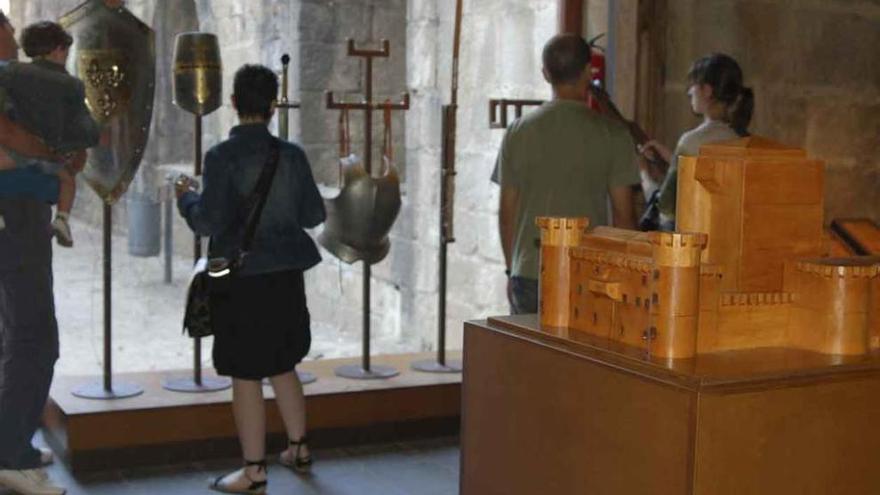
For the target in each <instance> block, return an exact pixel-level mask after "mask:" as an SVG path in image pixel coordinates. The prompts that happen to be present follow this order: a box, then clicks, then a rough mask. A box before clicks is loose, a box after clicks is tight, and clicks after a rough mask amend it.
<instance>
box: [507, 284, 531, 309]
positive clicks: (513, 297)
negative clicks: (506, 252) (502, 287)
mask: <svg viewBox="0 0 880 495" xmlns="http://www.w3.org/2000/svg"><path fill="white" fill-rule="evenodd" d="M508 287H509V290H508V291H507V300H508V302H510V313H511V314H515V315H521V314H530V313H537V312H538V281H537V280H534V279H531V278H524V277H510V285H509V286H508Z"/></svg>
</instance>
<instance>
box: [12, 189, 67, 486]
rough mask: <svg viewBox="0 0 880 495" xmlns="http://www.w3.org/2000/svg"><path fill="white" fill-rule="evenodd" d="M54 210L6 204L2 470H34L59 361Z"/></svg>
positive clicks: (26, 203)
mask: <svg viewBox="0 0 880 495" xmlns="http://www.w3.org/2000/svg"><path fill="white" fill-rule="evenodd" d="M51 213H52V210H51V208H50V207H49V206H48V205H47V204H46V203H43V202H39V201H33V200H0V215H2V216H3V217H4V221H5V228H4V229H2V230H0V469H33V468H36V467H39V466H40V453H39V451H37V450H36V449H34V447H33V446H32V445H31V439H32V438H33V436H34V433H35V432H36V431H37V428H38V427H39V425H40V418H41V417H42V414H43V406H44V405H45V404H46V399H47V398H48V396H49V385H50V384H51V383H52V375H53V371H54V367H55V361H56V360H57V359H58V324H57V322H56V321H55V302H54V298H53V296H52V245H51V243H50V236H49V234H50V231H49V227H48V226H49V219H50V218H51Z"/></svg>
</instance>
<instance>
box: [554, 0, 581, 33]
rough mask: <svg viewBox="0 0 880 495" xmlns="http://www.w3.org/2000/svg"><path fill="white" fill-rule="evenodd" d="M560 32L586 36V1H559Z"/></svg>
mask: <svg viewBox="0 0 880 495" xmlns="http://www.w3.org/2000/svg"><path fill="white" fill-rule="evenodd" d="M559 32H560V33H575V34H580V35H583V34H584V0H559Z"/></svg>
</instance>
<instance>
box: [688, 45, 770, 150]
mask: <svg viewBox="0 0 880 495" xmlns="http://www.w3.org/2000/svg"><path fill="white" fill-rule="evenodd" d="M688 81H689V82H690V83H691V84H708V85H709V86H710V87H711V88H712V98H713V99H714V100H715V101H718V102H720V103H721V104H723V105H724V107H725V121H727V123H728V124H729V125H730V127H731V128H732V129H733V130H734V131H735V132H736V133H737V134H739V135H740V136H743V137H744V136H748V135H749V131H748V127H749V122H751V120H752V112H753V111H754V108H755V95H754V93H753V92H752V90H751V88H747V87H745V86H743V75H742V69H740V67H739V64H738V63H736V60H734V59H733V57H730V56H729V55H725V54H723V53H713V54H711V55H708V56H706V57H703V58H700V59H697V60H696V61H695V62H694V64H693V65H692V66H691V69H690V71H688Z"/></svg>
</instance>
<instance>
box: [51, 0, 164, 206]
mask: <svg viewBox="0 0 880 495" xmlns="http://www.w3.org/2000/svg"><path fill="white" fill-rule="evenodd" d="M61 25H62V26H64V28H65V29H67V31H68V32H70V34H71V36H73V40H74V42H73V45H72V46H71V48H70V56H69V57H68V70H69V71H70V73H71V74H74V75H75V76H76V77H78V78H79V79H80V80H82V82H83V84H84V85H85V90H86V103H87V105H88V107H89V110H90V111H91V114H92V117H93V118H94V119H95V120H96V121H97V122H98V123H99V124H100V125H101V140H100V142H99V143H98V145H97V146H96V147H94V148H91V149H90V150H89V157H88V160H87V162H86V167H85V169H84V170H83V172H82V175H83V178H84V179H85V180H86V182H87V183H88V184H89V185H90V186H91V187H92V189H94V190H95V192H96V193H97V194H98V196H100V197H101V198H102V199H103V200H104V201H105V202H107V203H109V204H112V203H115V202H116V201H117V200H118V199H119V198H120V197H121V196H122V194H124V193H125V191H126V189H128V186H129V184H130V183H131V181H132V179H133V178H134V176H135V173H136V172H137V169H138V166H140V162H141V159H142V158H143V155H144V150H145V149H146V145H147V140H148V138H149V133H150V122H151V120H152V117H153V96H154V91H155V78H156V56H155V39H154V33H153V30H152V29H150V27H149V26H147V25H146V24H144V23H143V22H141V21H140V20H139V19H138V18H137V17H135V16H134V15H133V14H132V13H131V12H129V11H128V10H127V9H125V8H115V9H111V8H108V7H107V6H106V5H104V2H103V0H89V1H87V2H85V3H83V4H81V5H80V6H79V7H76V8H75V9H73V10H72V11H70V12H69V13H67V14H65V15H64V16H62V17H61Z"/></svg>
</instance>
